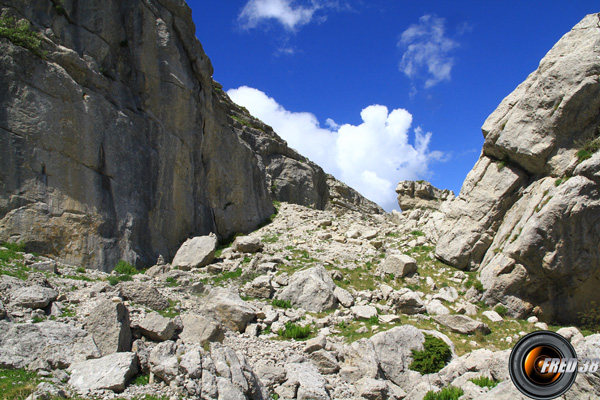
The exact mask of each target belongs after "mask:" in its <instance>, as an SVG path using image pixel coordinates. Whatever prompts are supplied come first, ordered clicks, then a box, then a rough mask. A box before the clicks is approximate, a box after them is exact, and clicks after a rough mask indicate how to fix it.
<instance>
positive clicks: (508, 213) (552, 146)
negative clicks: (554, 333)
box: [436, 14, 600, 322]
mask: <svg viewBox="0 0 600 400" xmlns="http://www.w3.org/2000/svg"><path fill="white" fill-rule="evenodd" d="M597 20H598V18H597V16H596V15H595V14H594V15H589V16H587V17H586V18H584V19H583V20H582V21H581V22H580V23H579V24H578V25H576V26H575V27H574V28H573V29H572V30H571V31H570V32H569V33H567V34H566V35H565V36H563V38H562V39H561V40H560V41H559V42H558V43H557V44H556V45H555V46H554V47H553V48H552V49H551V50H550V51H549V52H548V54H547V55H546V56H545V57H544V59H542V61H541V62H540V66H539V68H538V69H537V71H535V72H533V73H532V74H531V75H530V76H529V77H528V78H527V80H526V81H525V82H523V83H522V84H521V85H519V86H518V87H517V88H516V89H515V91H514V92H513V93H511V94H510V95H509V96H508V97H507V98H505V99H504V100H503V101H502V103H501V104H500V106H499V107H498V108H497V109H496V111H494V112H493V113H492V114H491V115H490V116H489V117H488V119H487V120H486V121H485V123H484V125H483V128H482V130H483V134H484V137H485V143H484V145H483V152H482V154H481V158H480V159H479V161H478V162H477V164H476V165H475V167H474V168H473V170H472V171H471V172H470V173H469V175H468V176H467V179H466V180H465V183H464V185H463V187H462V190H461V194H460V195H459V197H458V198H457V199H456V200H454V201H453V202H452V203H451V204H450V206H449V211H448V213H447V215H446V220H445V223H444V224H443V227H444V228H443V229H442V232H441V234H440V237H439V241H438V245H437V248H436V255H437V256H438V257H439V258H440V259H442V260H444V261H446V262H448V263H450V264H451V265H453V266H455V267H458V268H461V269H479V270H480V271H481V281H482V283H483V286H484V288H485V289H487V291H486V293H485V300H486V302H487V303H488V304H495V303H503V304H504V305H505V306H506V307H507V309H508V313H509V315H511V316H526V315H527V314H528V313H530V312H532V311H533V309H534V306H537V308H536V312H538V313H539V314H540V316H541V317H542V318H544V319H547V320H557V321H561V322H578V321H576V319H577V318H578V313H579V312H581V311H585V308H586V307H587V305H588V304H589V303H590V301H595V302H596V303H598V302H599V301H600V292H598V290H596V286H597V285H596V283H595V282H596V281H597V280H598V279H600V269H598V266H599V265H600V246H598V243H600V186H599V185H600V174H599V171H600V153H595V154H592V153H593V149H594V143H596V144H597V142H598V140H599V139H598V137H599V136H600V131H599V129H598V127H599V126H600V111H599V109H600V108H599V107H600V95H599V93H600V90H599V89H600V83H599V82H598V80H597V79H596V76H597V75H598V71H599V70H600V62H599V61H598V57H597V54H598V53H597V49H598V47H599V46H600V30H599V29H598V27H597ZM596 147H597V146H596ZM586 149H587V150H586ZM580 150H586V151H587V154H585V153H582V152H580Z"/></svg>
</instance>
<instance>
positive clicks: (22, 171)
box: [0, 0, 329, 270]
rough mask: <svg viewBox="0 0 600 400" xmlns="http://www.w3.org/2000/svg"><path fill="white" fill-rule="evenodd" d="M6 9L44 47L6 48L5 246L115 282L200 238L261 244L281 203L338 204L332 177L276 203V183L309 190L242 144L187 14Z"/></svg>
mask: <svg viewBox="0 0 600 400" xmlns="http://www.w3.org/2000/svg"><path fill="white" fill-rule="evenodd" d="M0 7H1V10H2V11H1V12H2V15H3V22H2V23H3V24H5V25H6V24H7V23H9V22H11V21H12V22H13V23H16V24H19V23H23V24H25V25H29V26H30V30H31V32H34V35H36V36H37V38H38V39H39V40H40V41H41V44H40V45H39V46H38V47H35V46H34V48H33V49H32V48H31V46H30V48H29V49H26V48H24V47H22V46H19V45H16V44H15V43H16V41H14V40H11V39H10V38H6V37H4V38H0V71H2V73H1V74H0V87H2V89H3V90H1V91H0V241H19V242H22V243H24V244H26V245H27V247H28V248H29V249H31V250H32V251H36V252H39V253H42V254H47V255H54V256H56V257H58V258H59V259H60V260H62V261H64V262H68V263H72V264H77V265H84V266H86V267H88V268H98V269H103V270H110V269H112V267H113V266H114V265H115V263H116V262H117V261H118V260H119V259H125V260H127V261H130V262H133V263H135V264H137V265H148V264H150V263H151V262H153V261H154V260H156V258H157V257H158V255H159V254H162V255H164V256H165V257H166V258H168V259H170V258H171V257H172V256H173V255H174V254H175V251H176V250H177V248H178V247H179V246H180V245H181V243H182V242H183V241H184V240H185V239H186V238H188V237H189V236H191V235H201V234H207V233H209V232H215V233H217V234H218V235H219V236H220V237H221V238H224V237H228V236H230V235H231V234H233V233H236V232H246V231H249V230H252V229H254V228H256V227H257V226H258V225H259V224H261V223H262V222H263V221H265V220H266V219H267V218H268V217H269V215H271V214H272V213H273V212H274V208H273V205H272V200H273V199H274V198H275V199H277V198H281V199H283V200H287V199H290V198H294V200H293V201H297V202H300V203H301V204H312V205H314V206H315V207H318V208H324V207H326V205H327V204H328V201H329V200H328V197H327V185H326V179H325V178H324V177H316V176H312V177H311V178H310V179H308V180H309V181H310V180H311V179H312V185H313V186H314V190H313V191H310V190H307V191H305V189H304V187H302V185H300V184H297V185H296V186H297V187H296V188H295V190H296V192H295V193H294V194H291V193H287V192H286V193H287V194H286V193H283V194H281V195H279V194H278V193H276V196H275V197H273V196H272V192H273V190H272V186H273V185H274V184H276V183H275V182H273V179H272V177H273V176H280V177H281V176H284V175H285V176H286V177H287V182H288V186H294V184H295V183H296V181H295V179H296V178H297V176H293V174H289V173H287V172H285V173H279V175H277V174H273V173H271V172H269V169H268V168H269V166H270V165H276V163H274V161H273V162H271V163H266V162H264V157H263V156H262V155H261V154H258V153H257V150H256V148H255V147H253V146H251V145H250V144H249V142H250V141H249V140H247V138H244V137H242V136H243V135H242V134H241V133H240V129H239V127H238V125H237V123H236V122H235V121H233V120H232V117H231V115H230V114H231V113H230V109H231V107H230V105H228V104H226V103H224V102H223V101H222V96H221V95H220V93H219V91H220V89H219V88H218V87H215V86H213V84H214V83H213V80H212V72H213V69H212V66H211V63H210V60H209V59H208V57H207V56H206V54H205V53H204V51H203V49H202V46H201V44H200V42H199V41H198V40H197V39H196V38H195V36H194V32H195V27H194V23H193V21H192V18H191V10H190V8H189V7H188V6H187V4H186V3H185V1H183V0H147V1H117V0H106V1H77V0H64V1H48V0H44V1H36V2H29V1H25V0H2V1H0ZM17 21H21V22H17ZM279 140H280V139H279ZM288 151H290V150H289V149H288V148H287V145H286V144H285V142H283V141H281V143H280V144H278V146H277V147H276V148H275V149H273V150H272V151H271V152H270V153H269V155H270V157H271V159H272V160H275V159H276V158H277V155H278V154H279V153H282V154H284V155H285V154H287V152H288ZM294 157H295V158H294ZM294 157H292V158H294V159H296V160H300V159H301V156H299V155H296V156H294ZM310 165H311V167H312V164H310ZM271 169H276V168H274V167H272V168H271ZM281 170H282V171H290V168H282V169H281ZM292 170H293V169H292ZM321 172H322V171H321ZM288 192H291V189H290V190H288ZM304 193H308V194H306V196H307V198H306V199H305V198H302V197H301V196H302V195H303V194H304Z"/></svg>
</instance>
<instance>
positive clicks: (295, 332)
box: [278, 321, 311, 339]
mask: <svg viewBox="0 0 600 400" xmlns="http://www.w3.org/2000/svg"><path fill="white" fill-rule="evenodd" d="M310 333H311V329H310V326H308V325H307V326H300V325H298V324H295V323H293V322H290V321H288V322H286V323H285V328H284V329H280V330H279V332H278V334H279V336H281V337H284V338H286V339H305V338H307V337H308V336H309V335H310Z"/></svg>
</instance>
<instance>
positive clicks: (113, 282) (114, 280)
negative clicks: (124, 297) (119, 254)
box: [106, 275, 119, 286]
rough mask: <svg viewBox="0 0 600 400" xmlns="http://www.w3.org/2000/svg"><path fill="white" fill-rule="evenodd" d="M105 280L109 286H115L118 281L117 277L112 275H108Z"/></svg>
mask: <svg viewBox="0 0 600 400" xmlns="http://www.w3.org/2000/svg"><path fill="white" fill-rule="evenodd" d="M106 280H107V281H108V283H109V284H110V285H111V286H115V285H116V284H117V283H119V278H117V277H116V276H114V275H110V276H109V277H108V278H106Z"/></svg>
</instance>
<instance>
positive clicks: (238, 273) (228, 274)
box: [212, 268, 242, 283]
mask: <svg viewBox="0 0 600 400" xmlns="http://www.w3.org/2000/svg"><path fill="white" fill-rule="evenodd" d="M240 276H242V269H241V268H237V269H235V270H234V271H228V272H223V273H222V274H221V275H218V276H215V277H214V278H212V281H213V282H214V283H219V282H223V281H228V280H229V279H236V278H239V277H240Z"/></svg>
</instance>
